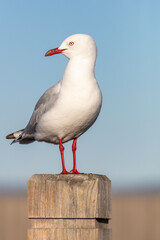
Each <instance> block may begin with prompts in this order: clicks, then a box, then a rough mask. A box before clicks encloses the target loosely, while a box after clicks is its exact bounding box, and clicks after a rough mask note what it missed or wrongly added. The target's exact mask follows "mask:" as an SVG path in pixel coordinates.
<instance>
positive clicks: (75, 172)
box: [70, 168, 80, 174]
mask: <svg viewBox="0 0 160 240" xmlns="http://www.w3.org/2000/svg"><path fill="white" fill-rule="evenodd" d="M70 173H71V174H80V172H78V171H77V169H74V168H73V169H72V170H71V171H70Z"/></svg>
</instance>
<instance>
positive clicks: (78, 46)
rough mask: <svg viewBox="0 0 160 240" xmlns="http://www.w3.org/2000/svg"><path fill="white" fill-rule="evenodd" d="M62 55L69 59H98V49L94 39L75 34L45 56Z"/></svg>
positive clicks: (85, 35)
mask: <svg viewBox="0 0 160 240" xmlns="http://www.w3.org/2000/svg"><path fill="white" fill-rule="evenodd" d="M58 53H62V54H63V55H65V56H66V57H67V58H69V59H71V58H73V57H82V58H85V57H91V58H96V55H97V48H96V44H95V41H94V39H93V38H92V37H91V36H89V35H87V34H74V35H71V36H69V37H68V38H66V39H65V40H64V41H63V42H62V44H61V45H60V46H59V47H58V48H54V49H51V50H49V51H48V52H46V54H45V56H52V55H54V54H58Z"/></svg>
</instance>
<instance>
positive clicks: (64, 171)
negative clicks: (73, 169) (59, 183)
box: [61, 170, 71, 174]
mask: <svg viewBox="0 0 160 240" xmlns="http://www.w3.org/2000/svg"><path fill="white" fill-rule="evenodd" d="M61 174H71V173H70V172H67V171H66V170H63V171H62V172H61Z"/></svg>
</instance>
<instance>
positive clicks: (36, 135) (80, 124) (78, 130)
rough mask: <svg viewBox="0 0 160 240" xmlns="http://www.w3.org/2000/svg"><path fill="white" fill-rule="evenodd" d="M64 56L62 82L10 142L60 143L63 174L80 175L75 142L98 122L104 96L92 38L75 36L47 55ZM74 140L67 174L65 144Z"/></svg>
mask: <svg viewBox="0 0 160 240" xmlns="http://www.w3.org/2000/svg"><path fill="white" fill-rule="evenodd" d="M59 53H62V54H63V55H65V56H66V57H67V58H69V62H68V64H67V67H66V69H65V72H64V75H63V77H62V79H61V80H60V81H59V82H57V83H56V84H55V85H54V86H52V87H51V88H49V89H48V90H47V91H46V92H45V93H44V94H43V95H42V97H41V98H40V99H39V101H38V102H37V104H36V106H35V108H34V111H33V114H32V116H31V118H30V121H29V123H28V125H27V126H26V128H24V129H22V130H19V131H17V132H14V133H12V134H9V135H8V136H7V137H6V138H7V139H15V140H14V141H13V142H12V143H16V142H19V143H21V144H26V143H31V142H33V141H44V142H48V143H53V144H59V149H60V153H61V159H62V173H79V172H78V171H77V167H76V142H77V138H78V137H79V136H80V135H82V134H83V133H84V132H85V131H86V130H87V129H88V128H90V127H91V126H92V124H93V123H94V122H95V120H96V119H97V117H98V115H99V112H100V109H101V105H102V94H101V91H100V88H99V86H98V83H97V80H96V78H95V73H94V68H95V62H96V57H97V48H96V44H95V41H94V40H93V38H92V37H91V36H89V35H86V34H75V35H72V36H70V37H68V38H67V39H65V40H64V41H63V42H62V44H61V45H60V47H58V48H54V49H51V50H49V51H48V52H47V53H46V54H45V56H51V55H54V54H59ZM70 140H73V144H72V151H73V169H72V170H71V171H70V172H67V171H66V168H65V164H64V147H63V145H62V143H65V142H67V141H70Z"/></svg>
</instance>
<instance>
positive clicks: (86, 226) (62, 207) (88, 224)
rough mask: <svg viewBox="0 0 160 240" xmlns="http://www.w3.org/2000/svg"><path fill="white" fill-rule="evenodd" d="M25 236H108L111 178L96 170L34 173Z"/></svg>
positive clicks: (95, 239) (80, 239) (33, 239)
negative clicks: (91, 171)
mask: <svg viewBox="0 0 160 240" xmlns="http://www.w3.org/2000/svg"><path fill="white" fill-rule="evenodd" d="M28 217H29V218H30V219H31V220H30V222H31V229H29V230H28V240H51V239H55V240H59V239H61V240H86V239H87V240H110V239H111V231H110V229H108V220H109V219H110V218H111V182H110V180H109V179H108V178H107V177H106V176H102V175H96V174H78V175H76V174H74V175H65V174H64V175H51V174H46V175H34V176H32V177H31V179H29V181H28Z"/></svg>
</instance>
